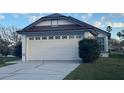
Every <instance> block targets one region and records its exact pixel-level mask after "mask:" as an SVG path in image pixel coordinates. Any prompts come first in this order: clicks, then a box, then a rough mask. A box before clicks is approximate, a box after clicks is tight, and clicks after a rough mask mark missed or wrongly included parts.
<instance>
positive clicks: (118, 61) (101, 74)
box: [65, 54, 124, 80]
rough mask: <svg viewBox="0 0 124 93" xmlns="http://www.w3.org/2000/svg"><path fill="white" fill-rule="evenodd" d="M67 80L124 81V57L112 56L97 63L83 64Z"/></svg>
mask: <svg viewBox="0 0 124 93" xmlns="http://www.w3.org/2000/svg"><path fill="white" fill-rule="evenodd" d="M65 80H124V56H123V55H120V54H112V55H110V57H109V58H99V59H98V60H97V61H96V63H82V64H81V65H80V66H79V67H77V68H76V69H75V70H74V71H72V72H71V73H70V74H69V75H68V76H66V77H65Z"/></svg>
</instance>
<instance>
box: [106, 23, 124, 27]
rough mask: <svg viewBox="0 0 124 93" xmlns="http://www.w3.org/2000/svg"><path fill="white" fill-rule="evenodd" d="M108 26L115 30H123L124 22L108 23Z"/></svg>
mask: <svg viewBox="0 0 124 93" xmlns="http://www.w3.org/2000/svg"><path fill="white" fill-rule="evenodd" d="M106 25H110V26H112V27H113V28H122V27H124V22H107V23H106Z"/></svg>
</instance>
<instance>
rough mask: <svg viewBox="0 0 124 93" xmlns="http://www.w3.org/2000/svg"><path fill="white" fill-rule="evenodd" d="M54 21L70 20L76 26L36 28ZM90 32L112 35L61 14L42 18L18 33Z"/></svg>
mask: <svg viewBox="0 0 124 93" xmlns="http://www.w3.org/2000/svg"><path fill="white" fill-rule="evenodd" d="M48 19H50V20H52V19H65V20H68V21H70V22H72V23H74V24H75V25H64V26H58V27H52V26H42V27H36V26H35V25H36V24H38V23H40V22H42V21H45V20H48ZM76 29H77V30H84V29H85V30H87V31H88V30H89V29H92V30H89V31H91V33H92V34H94V35H97V34H98V33H103V34H106V35H107V36H108V37H109V38H110V36H111V34H110V33H108V32H106V31H104V30H101V29H99V28H97V27H94V26H92V25H90V24H88V23H85V22H82V21H80V20H78V19H76V18H73V17H71V16H64V15H61V14H58V13H55V14H51V15H48V16H45V17H41V18H40V19H39V20H37V21H35V22H34V23H32V24H30V25H28V26H27V27H25V28H23V29H22V30H20V31H17V32H18V33H20V34H23V33H24V32H32V31H33V32H37V31H40V32H41V31H48V30H50V31H52V30H55V31H61V30H63V31H71V30H76Z"/></svg>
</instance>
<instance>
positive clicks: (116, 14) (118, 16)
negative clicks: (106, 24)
mask: <svg viewBox="0 0 124 93" xmlns="http://www.w3.org/2000/svg"><path fill="white" fill-rule="evenodd" d="M109 15H110V16H111V17H114V18H121V17H124V13H110V14H109Z"/></svg>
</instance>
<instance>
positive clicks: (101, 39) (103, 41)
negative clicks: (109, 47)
mask: <svg viewBox="0 0 124 93" xmlns="http://www.w3.org/2000/svg"><path fill="white" fill-rule="evenodd" d="M101 41H102V42H101ZM97 42H98V43H99V46H100V51H101V52H105V37H97Z"/></svg>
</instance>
